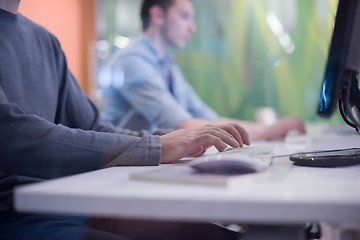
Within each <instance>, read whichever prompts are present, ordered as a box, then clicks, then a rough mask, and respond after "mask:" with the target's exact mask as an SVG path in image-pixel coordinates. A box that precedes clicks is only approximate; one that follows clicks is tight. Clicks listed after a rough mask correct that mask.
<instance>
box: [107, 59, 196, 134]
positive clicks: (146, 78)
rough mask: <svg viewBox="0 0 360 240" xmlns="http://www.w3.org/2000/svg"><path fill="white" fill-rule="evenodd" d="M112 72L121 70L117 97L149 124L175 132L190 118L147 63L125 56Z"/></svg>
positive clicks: (153, 68) (159, 75) (143, 60)
mask: <svg viewBox="0 0 360 240" xmlns="http://www.w3.org/2000/svg"><path fill="white" fill-rule="evenodd" d="M113 68H121V69H122V71H123V72H124V82H123V84H122V85H121V86H120V87H119V91H120V93H121V94H122V95H123V96H124V97H125V98H126V100H127V101H128V102H129V103H130V104H131V105H132V106H133V107H134V109H135V110H136V111H137V112H138V113H140V114H141V115H142V116H144V117H145V118H146V119H147V120H148V121H149V122H152V123H154V124H156V125H157V127H159V128H176V126H178V125H179V124H180V123H182V122H183V121H185V120H186V119H189V118H191V117H192V116H191V114H190V113H189V112H188V111H187V110H186V109H185V108H184V106H182V105H181V104H179V103H178V102H177V101H176V100H175V99H174V97H173V96H172V95H171V94H170V93H169V91H168V89H167V86H166V85H165V82H164V80H163V79H162V76H161V74H160V73H159V72H158V71H157V69H156V67H155V66H153V65H152V64H151V63H150V62H148V61H147V60H146V59H144V58H141V57H139V56H127V57H126V58H123V59H121V60H118V61H117V63H115V64H114V66H113Z"/></svg>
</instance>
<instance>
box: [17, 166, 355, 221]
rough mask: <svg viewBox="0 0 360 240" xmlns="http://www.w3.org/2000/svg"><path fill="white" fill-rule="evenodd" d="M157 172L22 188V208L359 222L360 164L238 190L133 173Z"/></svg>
mask: <svg viewBox="0 0 360 240" xmlns="http://www.w3.org/2000/svg"><path fill="white" fill-rule="evenodd" d="M160 167H164V166H160ZM165 167H166V166H165ZM151 168H156V167H117V168H109V169H104V170H99V171H95V172H90V173H85V174H80V175H76V176H71V177H66V178H62V179H57V180H52V181H48V182H43V183H39V184H33V185H29V186H25V187H21V188H18V189H17V190H16V191H15V197H16V201H15V205H16V208H17V209H18V210H19V211H24V212H37V213H54V214H72V215H89V216H90V215H96V216H112V217H128V218H144V219H167V220H188V221H220V222H225V221H231V222H232V221H236V222H257V223H300V222H306V221H327V222H348V221H350V222H360V181H359V180H360V166H353V167H344V168H333V169H324V168H308V167H297V166H293V167H292V168H291V169H290V171H289V172H288V174H285V175H284V173H282V174H280V176H278V174H275V178H274V179H271V180H270V181H263V182H258V183H256V184H254V185H251V186H249V187H245V188H242V187H240V188H239V189H236V190H229V189H226V188H221V187H212V186H203V185H186V184H174V183H156V182H141V181H130V180H129V179H128V174H129V173H130V172H132V171H144V170H148V169H151ZM280 169H281V168H280ZM280 173H281V171H280Z"/></svg>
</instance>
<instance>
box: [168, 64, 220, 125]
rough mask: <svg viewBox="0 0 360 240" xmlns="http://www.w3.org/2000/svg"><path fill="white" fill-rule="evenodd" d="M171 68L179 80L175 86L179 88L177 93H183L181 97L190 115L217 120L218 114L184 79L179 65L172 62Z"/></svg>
mask: <svg viewBox="0 0 360 240" xmlns="http://www.w3.org/2000/svg"><path fill="white" fill-rule="evenodd" d="M172 68H173V73H174V74H176V75H177V79H178V81H179V82H178V84H179V85H178V86H177V88H178V89H181V92H180V93H179V94H184V95H185V96H184V97H182V99H185V101H184V103H183V105H184V106H186V109H187V111H188V112H189V113H190V114H191V116H192V117H194V118H200V119H205V120H209V121H215V120H217V119H218V117H219V116H218V114H217V113H216V112H215V111H214V110H213V109H212V108H211V107H209V106H208V105H207V104H206V103H205V102H204V101H203V100H202V99H201V98H200V96H199V95H198V94H197V92H196V91H195V90H194V88H193V87H192V86H191V85H190V84H189V83H188V82H187V81H186V80H185V77H184V76H183V74H182V72H181V71H180V69H179V66H178V65H177V64H176V63H174V64H173V67H172Z"/></svg>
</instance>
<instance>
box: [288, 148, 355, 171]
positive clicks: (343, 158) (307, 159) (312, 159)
mask: <svg viewBox="0 0 360 240" xmlns="http://www.w3.org/2000/svg"><path fill="white" fill-rule="evenodd" d="M289 159H290V160H291V161H292V162H293V163H294V164H295V165H300V166H309V167H342V166H351V165H356V164H360V148H349V149H339V150H329V151H318V152H304V153H296V154H292V155H290V157H289Z"/></svg>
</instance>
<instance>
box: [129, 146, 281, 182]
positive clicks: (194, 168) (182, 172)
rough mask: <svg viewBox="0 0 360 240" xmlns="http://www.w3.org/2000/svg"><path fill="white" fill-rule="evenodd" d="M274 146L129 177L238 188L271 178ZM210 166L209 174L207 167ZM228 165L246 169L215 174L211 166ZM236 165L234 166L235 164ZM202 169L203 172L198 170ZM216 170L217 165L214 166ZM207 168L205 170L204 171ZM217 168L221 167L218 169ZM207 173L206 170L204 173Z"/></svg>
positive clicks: (230, 152)
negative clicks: (270, 171) (269, 169)
mask: <svg viewBox="0 0 360 240" xmlns="http://www.w3.org/2000/svg"><path fill="white" fill-rule="evenodd" d="M273 150H274V148H273V147H265V146H264V147H263V146H257V147H244V148H241V149H229V150H228V151H225V152H221V153H215V154H209V155H204V156H201V157H197V158H194V159H193V160H191V161H188V162H186V163H183V164H172V165H169V166H165V167H161V168H158V169H155V170H154V169H153V170H149V171H144V172H135V173H131V174H130V179H132V180H141V181H157V182H171V183H183V184H204V185H212V186H218V187H228V188H236V187H239V186H248V185H250V184H252V183H254V182H257V181H261V180H265V179H268V178H269V176H270V174H269V171H268V168H269V166H270V164H271V156H272V152H273ZM202 164H205V167H208V166H209V165H207V164H211V165H210V171H209V169H207V168H204V167H203V166H202ZM214 164H215V165H218V164H221V166H223V164H225V167H226V168H228V167H230V169H231V167H234V168H236V167H238V166H239V165H240V167H243V168H242V169H240V170H244V171H240V172H239V171H238V172H237V171H228V170H229V169H227V170H226V171H216V170H215V171H214V169H213V167H214V166H212V165H214ZM234 164H235V165H236V166H233V165H234ZM199 166H200V169H199ZM215 167H217V166H215ZM204 169H205V170H204ZM216 169H218V168H216ZM201 170H204V171H201Z"/></svg>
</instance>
